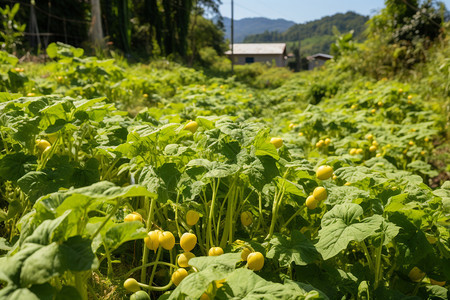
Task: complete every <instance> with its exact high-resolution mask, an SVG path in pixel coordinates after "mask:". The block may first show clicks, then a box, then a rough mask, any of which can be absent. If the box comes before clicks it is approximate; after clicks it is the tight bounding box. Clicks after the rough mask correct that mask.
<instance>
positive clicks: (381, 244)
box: [374, 235, 384, 289]
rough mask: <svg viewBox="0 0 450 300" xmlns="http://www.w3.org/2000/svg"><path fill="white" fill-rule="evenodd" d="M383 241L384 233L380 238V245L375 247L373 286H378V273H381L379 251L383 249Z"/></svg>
mask: <svg viewBox="0 0 450 300" xmlns="http://www.w3.org/2000/svg"><path fill="white" fill-rule="evenodd" d="M383 242H384V235H383V236H382V238H381V242H380V246H379V247H378V248H377V252H376V257H375V286H374V288H375V289H377V288H378V284H379V283H380V279H381V278H380V277H381V276H380V275H381V252H382V250H383Z"/></svg>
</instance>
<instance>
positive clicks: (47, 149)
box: [42, 146, 52, 156]
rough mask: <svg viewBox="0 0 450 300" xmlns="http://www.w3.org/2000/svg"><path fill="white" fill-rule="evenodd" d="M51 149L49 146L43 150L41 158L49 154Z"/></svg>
mask: <svg viewBox="0 0 450 300" xmlns="http://www.w3.org/2000/svg"><path fill="white" fill-rule="evenodd" d="M51 149H52V147H51V146H48V147H47V148H45V150H44V152H42V156H46V155H48V153H49V152H50V150H51Z"/></svg>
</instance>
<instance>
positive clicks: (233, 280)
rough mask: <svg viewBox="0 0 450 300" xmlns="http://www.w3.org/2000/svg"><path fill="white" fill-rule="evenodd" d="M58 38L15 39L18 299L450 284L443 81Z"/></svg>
mask: <svg viewBox="0 0 450 300" xmlns="http://www.w3.org/2000/svg"><path fill="white" fill-rule="evenodd" d="M47 53H48V55H49V57H50V58H51V59H52V61H50V62H47V63H45V64H30V63H26V64H19V63H18V60H17V58H15V57H13V56H9V55H8V54H6V53H5V52H0V76H2V80H1V81H0V112H1V113H0V129H1V131H0V132H1V137H0V138H1V143H0V179H1V181H0V193H1V194H0V196H1V198H0V299H128V297H130V296H131V299H136V300H137V299H203V300H204V299H448V281H449V279H450V244H449V238H450V233H449V226H450V219H449V212H450V181H444V180H442V179H440V178H441V177H440V176H441V175H440V174H443V173H445V171H449V170H448V165H446V164H447V163H448V156H449V154H448V153H446V152H445V148H444V150H443V151H442V150H439V149H442V147H441V146H439V145H441V144H442V143H443V140H444V139H445V130H446V129H447V123H446V122H447V120H446V118H445V117H446V116H445V114H443V113H442V105H440V104H442V103H447V104H448V102H446V101H447V100H448V99H447V100H445V99H446V97H447V96H446V95H445V94H443V95H441V98H439V97H437V100H436V97H434V96H433V97H434V98H433V99H431V98H430V96H429V95H430V94H431V93H430V94H426V93H424V91H423V90H422V89H421V88H422V87H423V85H414V84H411V83H405V82H399V81H395V80H389V79H387V78H383V79H382V80H379V81H374V80H370V79H365V78H361V79H354V78H350V77H348V76H346V75H345V74H341V75H339V71H338V69H336V68H337V67H335V69H334V71H333V70H332V73H330V74H331V75H329V76H328V75H326V74H327V73H326V72H327V71H317V72H313V73H300V74H289V75H286V74H284V73H283V72H281V71H277V70H275V69H269V70H267V72H266V73H265V75H264V74H263V75H260V76H259V77H257V78H256V79H255V80H254V82H253V84H252V82H250V81H248V80H246V81H245V82H246V83H243V82H241V81H238V80H236V78H234V77H230V78H227V79H224V78H219V77H210V76H206V75H205V74H204V73H203V72H201V71H196V70H194V69H189V68H185V67H182V66H179V65H176V64H174V63H169V62H167V61H157V62H153V63H151V64H150V65H135V66H128V65H126V63H125V62H123V61H121V60H120V59H109V60H100V59H97V58H95V57H86V56H84V55H83V51H82V50H81V49H77V48H73V47H70V46H67V45H63V44H58V45H57V44H51V45H50V46H49V48H48V49H47ZM447 67H448V62H447ZM242 74H243V73H240V75H239V74H238V77H239V76H244V75H242ZM283 76H284V77H283ZM281 77H283V78H282V79H280V78H281ZM276 80H279V81H276ZM262 83H263V84H262ZM261 85H266V86H268V87H269V88H261ZM439 162H440V164H439ZM430 163H432V164H430ZM442 164H443V165H442ZM143 291H145V292H143Z"/></svg>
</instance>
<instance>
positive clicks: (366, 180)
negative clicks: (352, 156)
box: [335, 166, 388, 186]
mask: <svg viewBox="0 0 450 300" xmlns="http://www.w3.org/2000/svg"><path fill="white" fill-rule="evenodd" d="M335 174H336V176H338V177H339V178H342V179H344V180H345V181H347V182H350V183H357V182H359V183H363V184H364V185H366V186H374V185H378V184H382V183H385V182H386V181H388V179H387V178H386V177H384V176H383V175H382V174H381V173H380V172H376V171H373V170H371V169H369V168H366V167H361V166H357V167H343V168H339V169H337V170H336V171H335Z"/></svg>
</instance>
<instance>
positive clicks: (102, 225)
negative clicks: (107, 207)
mask: <svg viewBox="0 0 450 300" xmlns="http://www.w3.org/2000/svg"><path fill="white" fill-rule="evenodd" d="M119 206H120V201H117V203H116V205H115V206H114V208H113V209H112V210H111V212H110V213H109V214H108V216H107V217H106V219H105V220H104V221H103V223H102V224H101V225H100V227H99V228H98V229H97V231H95V233H94V234H93V235H92V237H91V239H92V240H93V239H95V237H96V236H97V235H98V234H99V233H100V231H101V230H102V229H103V227H105V225H106V223H108V221H109V219H111V217H112V216H113V215H114V214H115V213H116V211H117V210H118V209H119Z"/></svg>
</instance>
